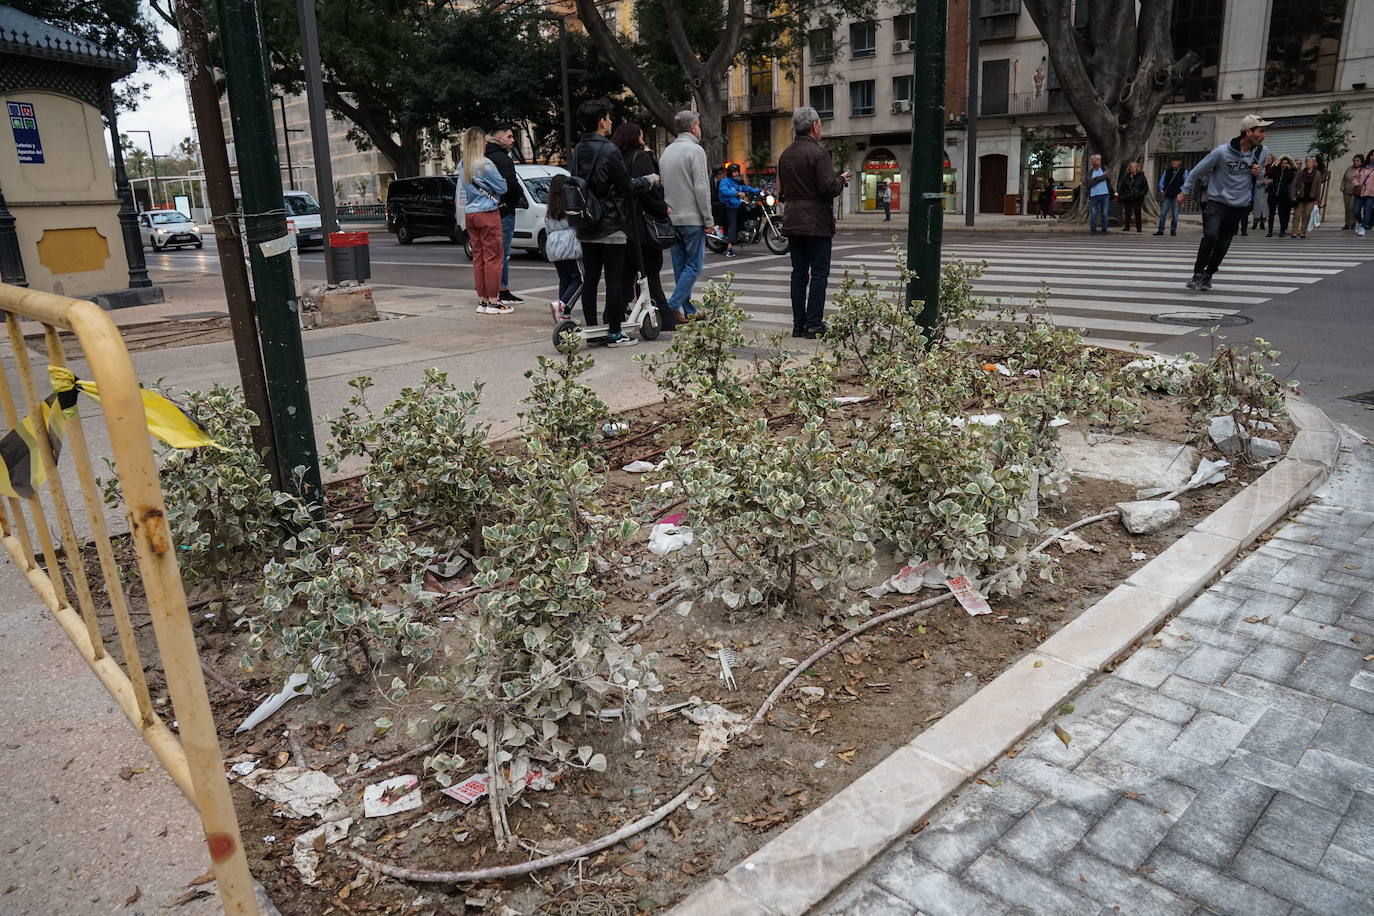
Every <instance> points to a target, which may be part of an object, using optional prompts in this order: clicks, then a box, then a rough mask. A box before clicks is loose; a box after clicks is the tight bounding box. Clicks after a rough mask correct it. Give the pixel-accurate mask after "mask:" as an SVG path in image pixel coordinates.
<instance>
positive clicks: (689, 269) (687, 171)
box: [658, 111, 711, 321]
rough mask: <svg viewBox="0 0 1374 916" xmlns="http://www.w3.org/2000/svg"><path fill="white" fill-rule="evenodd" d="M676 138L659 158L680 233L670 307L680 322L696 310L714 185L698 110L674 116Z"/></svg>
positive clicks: (675, 227)
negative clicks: (695, 297) (695, 288)
mask: <svg viewBox="0 0 1374 916" xmlns="http://www.w3.org/2000/svg"><path fill="white" fill-rule="evenodd" d="M673 128H674V129H675V130H677V139H676V140H674V141H673V142H672V143H669V144H668V148H667V149H665V150H664V151H663V158H662V159H661V160H659V164H658V167H659V171H660V172H661V173H662V175H663V193H664V194H665V195H666V197H667V201H668V219H669V220H671V221H672V223H673V230H674V231H675V232H676V233H677V243H676V244H674V245H673V248H672V252H673V281H674V286H673V295H672V296H670V297H669V298H668V308H669V310H670V311H672V312H673V317H674V318H675V319H676V320H677V321H686V320H687V319H688V318H689V317H691V316H692V315H693V314H695V313H696V307H695V306H694V305H692V302H691V299H692V286H693V284H695V283H696V282H697V277H698V276H700V274H701V268H702V265H703V264H704V263H705V260H706V227H707V226H709V225H711V185H710V183H709V182H708V180H707V179H708V169H707V168H706V150H705V149H703V148H702V146H701V117H700V116H699V115H698V114H697V113H696V112H695V111H679V112H678V113H677V116H676V117H674V118H673Z"/></svg>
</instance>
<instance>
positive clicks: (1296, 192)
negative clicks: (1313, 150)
mask: <svg viewBox="0 0 1374 916" xmlns="http://www.w3.org/2000/svg"><path fill="white" fill-rule="evenodd" d="M1325 190H1326V172H1325V171H1323V170H1322V168H1321V164H1320V163H1319V162H1317V159H1316V157H1315V156H1308V157H1307V158H1306V159H1305V160H1304V161H1303V164H1302V171H1301V172H1299V173H1298V177H1297V178H1295V179H1293V202H1294V204H1295V205H1296V210H1295V213H1294V221H1293V238H1295V239H1305V238H1307V229H1308V222H1309V221H1310V220H1311V219H1312V209H1313V208H1314V207H1316V206H1317V203H1318V202H1319V201H1320V200H1321V199H1322V194H1323V192H1324V191H1325Z"/></svg>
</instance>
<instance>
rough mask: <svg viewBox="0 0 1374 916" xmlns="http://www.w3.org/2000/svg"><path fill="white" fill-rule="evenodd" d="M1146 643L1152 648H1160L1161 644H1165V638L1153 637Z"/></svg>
mask: <svg viewBox="0 0 1374 916" xmlns="http://www.w3.org/2000/svg"><path fill="white" fill-rule="evenodd" d="M1145 645H1146V646H1147V647H1148V648H1151V649H1158V648H1159V647H1160V646H1162V645H1164V640H1162V639H1152V640H1150V641H1149V642H1147V643H1146V644H1145Z"/></svg>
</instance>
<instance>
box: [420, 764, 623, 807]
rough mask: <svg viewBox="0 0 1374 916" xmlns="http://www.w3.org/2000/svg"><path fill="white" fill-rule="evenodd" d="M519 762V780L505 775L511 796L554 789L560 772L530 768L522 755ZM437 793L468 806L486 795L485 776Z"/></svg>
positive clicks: (481, 775)
mask: <svg viewBox="0 0 1374 916" xmlns="http://www.w3.org/2000/svg"><path fill="white" fill-rule="evenodd" d="M598 756H600V755H598ZM521 762H523V764H524V767H525V772H524V774H523V775H522V776H520V778H518V779H510V775H511V774H510V773H509V772H507V774H506V776H507V782H509V783H510V791H511V794H512V795H514V794H517V793H519V792H523V791H524V790H526V789H532V790H534V791H535V792H547V791H549V790H550V789H552V788H553V787H554V777H556V776H558V775H559V774H560V773H562V772H563V771H562V770H556V771H554V772H552V773H550V772H549V771H547V770H545V769H544V768H542V767H534V766H530V765H529V758H528V757H526V756H524V755H523V754H522V755H521V756H520V757H519V758H517V760H516V763H517V764H520V763H521ZM603 769H604V768H603ZM439 791H440V792H442V793H443V794H444V795H447V796H448V797H449V798H453V799H457V800H458V801H460V802H462V803H463V804H465V805H470V804H472V803H473V802H475V801H477V799H479V798H481V797H482V796H484V795H486V794H487V774H486V773H473V774H472V775H471V776H469V777H468V778H467V779H464V780H463V781H462V782H460V783H458V784H457V785H454V786H449V787H448V788H447V789H440V790H439ZM445 820H447V818H445ZM436 823H443V821H436Z"/></svg>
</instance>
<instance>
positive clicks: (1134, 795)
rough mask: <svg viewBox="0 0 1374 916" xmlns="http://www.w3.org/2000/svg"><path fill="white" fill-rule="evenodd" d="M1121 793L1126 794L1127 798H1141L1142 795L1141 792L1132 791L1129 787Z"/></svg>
mask: <svg viewBox="0 0 1374 916" xmlns="http://www.w3.org/2000/svg"><path fill="white" fill-rule="evenodd" d="M1121 794H1122V795H1124V796H1126V797H1127V798H1139V797H1140V793H1139V792H1132V791H1130V790H1129V789H1127V790H1126V791H1125V792H1122V793H1121Z"/></svg>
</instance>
